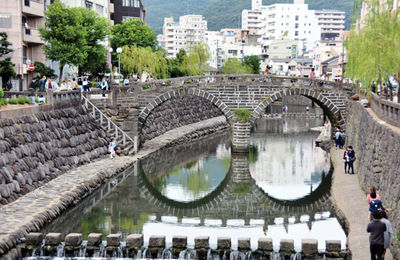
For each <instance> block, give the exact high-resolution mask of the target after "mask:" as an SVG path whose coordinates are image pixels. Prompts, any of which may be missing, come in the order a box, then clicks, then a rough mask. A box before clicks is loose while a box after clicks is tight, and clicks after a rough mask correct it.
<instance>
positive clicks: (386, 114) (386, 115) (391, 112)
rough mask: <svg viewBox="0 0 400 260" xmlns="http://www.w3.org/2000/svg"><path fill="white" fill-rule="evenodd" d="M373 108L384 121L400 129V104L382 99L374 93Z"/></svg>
mask: <svg viewBox="0 0 400 260" xmlns="http://www.w3.org/2000/svg"><path fill="white" fill-rule="evenodd" d="M371 108H372V110H373V111H374V112H375V113H376V114H377V115H378V117H379V118H381V119H382V120H385V121H386V122H387V123H389V124H391V125H394V126H397V127H400V117H399V111H400V103H396V102H393V101H390V100H386V99H383V98H380V97H379V96H378V95H376V94H374V93H372V100H371Z"/></svg>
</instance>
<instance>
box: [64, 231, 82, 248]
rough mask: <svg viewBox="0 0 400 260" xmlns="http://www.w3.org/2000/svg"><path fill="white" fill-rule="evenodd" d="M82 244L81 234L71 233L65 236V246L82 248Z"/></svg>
mask: <svg viewBox="0 0 400 260" xmlns="http://www.w3.org/2000/svg"><path fill="white" fill-rule="evenodd" d="M81 244H82V234H81V233H70V234H68V235H66V236H65V246H80V245H81Z"/></svg>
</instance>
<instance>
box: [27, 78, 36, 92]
mask: <svg viewBox="0 0 400 260" xmlns="http://www.w3.org/2000/svg"><path fill="white" fill-rule="evenodd" d="M29 88H30V89H31V90H33V91H34V90H35V89H36V79H32V81H31V84H30V85H29Z"/></svg>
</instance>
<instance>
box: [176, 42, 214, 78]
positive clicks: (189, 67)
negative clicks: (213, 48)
mask: <svg viewBox="0 0 400 260" xmlns="http://www.w3.org/2000/svg"><path fill="white" fill-rule="evenodd" d="M209 58H210V53H209V51H208V45H207V44H206V43H197V44H195V45H193V46H191V47H190V49H189V54H188V55H185V53H184V52H182V53H181V52H180V53H178V55H177V59H178V61H181V66H180V70H181V71H182V72H184V74H185V75H187V76H195V75H203V74H204V72H205V71H206V70H207V64H206V62H207V61H208V59H209Z"/></svg>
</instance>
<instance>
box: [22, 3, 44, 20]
mask: <svg viewBox="0 0 400 260" xmlns="http://www.w3.org/2000/svg"><path fill="white" fill-rule="evenodd" d="M20 1H22V12H23V13H24V14H25V15H26V16H37V17H44V4H43V1H42V0H20Z"/></svg>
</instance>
